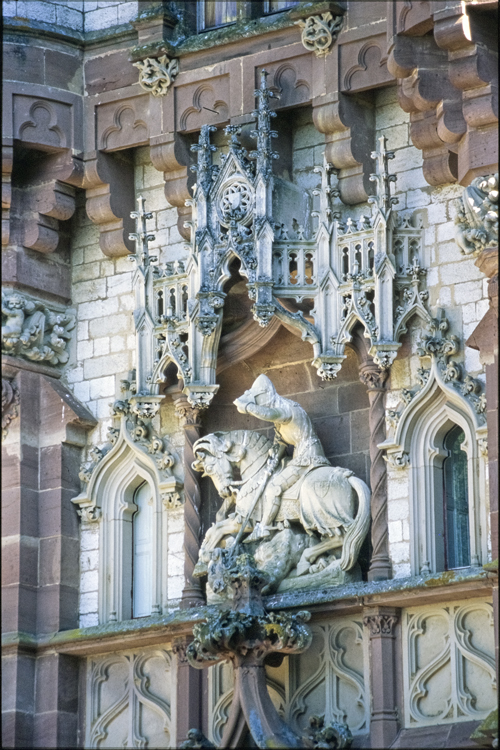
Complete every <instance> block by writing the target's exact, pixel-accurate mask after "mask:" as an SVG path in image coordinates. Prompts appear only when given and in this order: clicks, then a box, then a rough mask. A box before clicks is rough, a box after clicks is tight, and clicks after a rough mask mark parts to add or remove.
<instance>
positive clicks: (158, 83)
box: [133, 55, 179, 96]
mask: <svg viewBox="0 0 500 750" xmlns="http://www.w3.org/2000/svg"><path fill="white" fill-rule="evenodd" d="M133 65H134V67H135V68H139V84H140V86H141V88H143V89H144V90H145V91H148V92H149V93H150V94H153V96H165V95H166V94H167V93H168V90H169V88H170V87H171V86H172V84H173V82H174V79H175V77H176V76H177V74H178V72H179V60H177V58H174V59H173V60H171V59H170V58H169V57H167V55H163V56H162V57H159V58H158V59H157V60H155V59H153V58H151V57H146V59H145V60H141V61H139V62H136V63H133Z"/></svg>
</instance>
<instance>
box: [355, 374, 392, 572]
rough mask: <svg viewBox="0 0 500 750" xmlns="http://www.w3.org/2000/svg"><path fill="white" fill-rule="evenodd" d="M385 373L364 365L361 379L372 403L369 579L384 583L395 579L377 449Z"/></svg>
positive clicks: (384, 480) (382, 420) (384, 485)
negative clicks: (371, 548)
mask: <svg viewBox="0 0 500 750" xmlns="http://www.w3.org/2000/svg"><path fill="white" fill-rule="evenodd" d="M387 377H388V372H387V371H386V370H381V369H380V368H379V367H377V366H376V365H375V364H365V365H363V366H362V367H361V369H360V375H359V379H360V380H361V382H362V383H364V384H365V385H366V386H367V389H368V398H369V400H370V413H369V421H370V459H371V467H370V485H371V491H372V497H371V509H372V531H371V535H372V546H373V552H372V559H371V564H370V570H369V571H368V579H369V580H370V581H381V580H385V579H387V578H392V567H391V560H390V557H389V531H388V525H387V467H386V463H385V461H384V454H383V451H381V450H380V448H378V445H379V444H380V443H383V442H384V440H385V437H386V435H385V394H386V390H385V383H386V380H387Z"/></svg>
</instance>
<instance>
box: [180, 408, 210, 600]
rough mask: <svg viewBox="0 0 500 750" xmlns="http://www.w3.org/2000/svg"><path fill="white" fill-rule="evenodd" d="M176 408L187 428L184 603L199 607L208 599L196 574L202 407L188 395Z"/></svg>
mask: <svg viewBox="0 0 500 750" xmlns="http://www.w3.org/2000/svg"><path fill="white" fill-rule="evenodd" d="M175 411H176V414H177V417H178V419H179V421H180V424H181V426H182V428H183V430H184V435H185V444H184V495H185V503H184V576H185V584H184V590H183V592H182V599H181V607H183V608H186V609H187V608H189V607H196V606H199V605H202V604H204V603H205V599H204V596H203V593H202V590H201V586H200V582H199V580H198V579H197V578H193V570H194V567H195V565H196V563H197V562H198V552H199V549H200V541H201V540H200V534H201V518H200V503H201V495H200V480H199V474H197V472H195V471H194V469H193V467H192V463H193V461H194V454H193V445H194V444H195V442H196V441H197V440H198V438H199V437H200V434H201V421H200V412H201V410H200V409H198V408H196V407H193V406H191V405H190V404H189V402H188V400H187V398H186V397H185V396H181V398H179V399H177V401H176V402H175Z"/></svg>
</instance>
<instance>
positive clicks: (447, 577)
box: [424, 570, 456, 586]
mask: <svg viewBox="0 0 500 750" xmlns="http://www.w3.org/2000/svg"><path fill="white" fill-rule="evenodd" d="M455 577H456V573H455V571H454V570H445V571H444V572H443V573H441V575H439V576H437V577H436V578H428V579H427V580H426V581H424V586H442V585H443V584H445V583H450V581H453V580H454V579H455Z"/></svg>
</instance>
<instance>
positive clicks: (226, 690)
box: [209, 617, 370, 742]
mask: <svg viewBox="0 0 500 750" xmlns="http://www.w3.org/2000/svg"><path fill="white" fill-rule="evenodd" d="M311 629H312V632H313V642H312V644H311V646H310V648H309V649H308V650H307V651H306V652H305V653H304V654H301V655H300V656H291V657H290V658H289V659H288V660H286V661H285V662H284V663H283V664H282V665H281V667H278V668H271V667H267V675H268V676H267V685H268V689H269V692H270V695H271V699H272V701H273V703H274V705H275V707H276V709H277V711H278V713H279V714H280V715H281V716H283V717H284V718H285V721H286V722H287V723H288V724H289V725H290V726H291V727H292V728H293V730H294V731H295V732H297V733H298V734H299V735H300V734H305V733H306V730H307V729H308V728H309V725H308V720H309V716H311V715H315V714H317V715H320V716H321V715H324V717H325V724H328V723H329V722H332V721H334V722H340V723H347V724H348V726H349V728H350V730H351V732H352V734H353V735H363V734H368V731H369V721H370V719H369V717H370V704H369V699H368V693H367V685H368V634H367V632H366V629H363V623H362V619H361V617H360V618H356V619H354V618H342V619H338V620H335V621H332V622H327V623H321V624H316V625H313V626H312V628H311ZM232 690H233V675H232V671H231V668H230V666H228V665H226V664H218V665H217V666H215V667H213V668H212V669H210V673H209V716H210V722H211V723H210V736H211V737H212V739H213V741H214V742H218V741H219V740H220V737H221V736H222V730H223V728H224V725H225V723H226V721H227V717H228V713H229V708H230V706H231V700H232Z"/></svg>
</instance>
